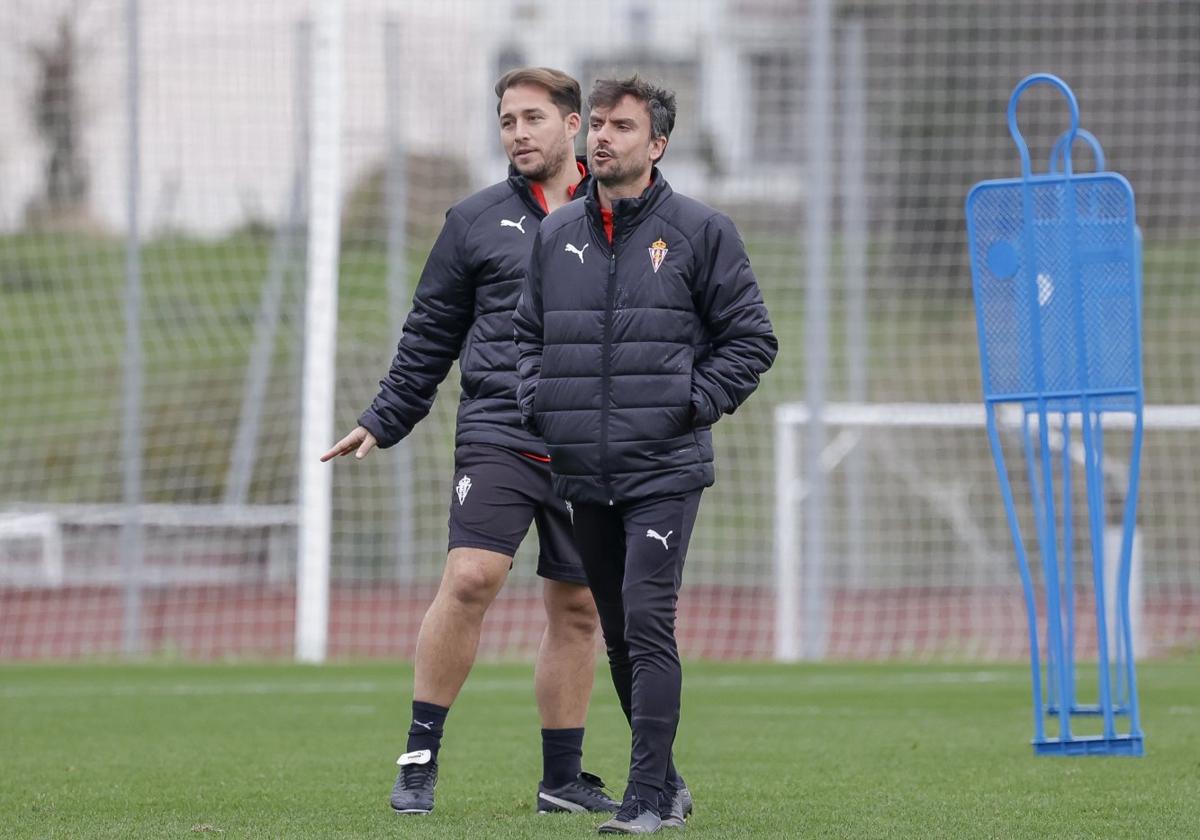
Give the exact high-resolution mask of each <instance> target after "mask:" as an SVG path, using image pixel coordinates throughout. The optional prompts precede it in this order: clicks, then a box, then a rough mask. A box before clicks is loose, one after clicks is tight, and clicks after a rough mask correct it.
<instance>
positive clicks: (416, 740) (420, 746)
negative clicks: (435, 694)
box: [405, 700, 450, 761]
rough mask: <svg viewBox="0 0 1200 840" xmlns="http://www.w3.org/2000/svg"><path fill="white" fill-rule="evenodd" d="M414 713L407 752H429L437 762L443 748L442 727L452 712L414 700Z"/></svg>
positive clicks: (443, 707)
mask: <svg viewBox="0 0 1200 840" xmlns="http://www.w3.org/2000/svg"><path fill="white" fill-rule="evenodd" d="M412 711H413V722H412V726H410V727H409V728H408V749H407V750H405V752H415V751H416V750H429V751H430V752H432V753H433V758H434V761H436V760H437V754H438V750H439V749H441V746H442V727H443V726H444V725H445V723H446V715H447V714H448V713H449V711H450V710H449V709H448V708H446V707H445V706H435V705H434V704H433V703H422V702H421V701H419V700H414V701H413V704H412Z"/></svg>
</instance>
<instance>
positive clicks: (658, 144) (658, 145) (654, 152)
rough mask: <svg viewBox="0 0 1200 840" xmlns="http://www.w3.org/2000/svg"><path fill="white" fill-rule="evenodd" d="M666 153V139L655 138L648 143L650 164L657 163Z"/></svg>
mask: <svg viewBox="0 0 1200 840" xmlns="http://www.w3.org/2000/svg"><path fill="white" fill-rule="evenodd" d="M666 153H667V138H666V137H655V138H653V139H652V140H651V141H650V162H651V163H658V162H659V161H660V160H662V156H663V155H665V154H666Z"/></svg>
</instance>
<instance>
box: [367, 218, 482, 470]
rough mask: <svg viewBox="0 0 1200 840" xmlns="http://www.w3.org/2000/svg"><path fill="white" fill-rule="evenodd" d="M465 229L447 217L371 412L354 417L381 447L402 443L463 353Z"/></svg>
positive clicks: (467, 304) (471, 308)
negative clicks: (461, 352)
mask: <svg viewBox="0 0 1200 840" xmlns="http://www.w3.org/2000/svg"><path fill="white" fill-rule="evenodd" d="M468 228H469V224H468V223H467V220H466V219H464V218H463V217H462V215H461V214H460V213H458V212H457V211H456V210H453V209H451V210H450V212H449V213H447V214H446V223H445V224H444V225H443V226H442V231H441V233H440V234H438V238H437V241H436V242H435V243H434V245H433V249H432V250H431V251H430V252H429V258H428V259H427V260H426V261H425V268H424V269H423V270H422V271H421V279H420V280H419V281H418V282H417V290H416V293H415V294H414V295H413V306H412V311H411V312H409V313H408V318H407V319H406V320H405V322H404V332H403V333H402V335H401V337H400V343H399V344H398V345H397V347H396V356H395V358H394V359H392V366H391V369H390V370H389V371H388V374H387V377H386V378H384V379H383V380H381V381H380V383H379V393H378V394H376V396H375V400H374V401H373V402H372V403H371V407H370V408H368V409H367V410H366V411H364V412H363V413H362V416H361V417H359V418H358V423H359V425H360V426H362V427H363V428H365V429H366V430H367V431H369V432H370V433H371V434H372V435H374V436H375V438H376V440H378V441H379V446H380V447H381V448H386V447H389V446H392V445H394V444H396V443H397V442H399V441H400V440H402V439H403V438H404V437H405V436H406V435H407V434H408V433H409V432H411V431H412V430H413V427H414V426H416V425H417V423H418V422H419V421H420V420H421V419H422V418H423V417H425V415H426V414H428V413H429V409H430V407H431V406H432V405H433V398H434V396H435V395H436V393H437V387H438V385H440V384H441V383H442V380H444V379H445V378H446V374H448V373H449V372H450V366H451V365H452V364H454V360H455V359H456V358H458V354H459V352H460V351H461V350H462V344H463V340H464V338H465V337H466V335H467V331H468V330H469V329H470V328H471V322H472V319H473V318H474V314H475V289H474V284H473V279H472V273H471V271H470V268H469V264H468V259H467V253H466V235H467V230H468Z"/></svg>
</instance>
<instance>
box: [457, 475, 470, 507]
mask: <svg viewBox="0 0 1200 840" xmlns="http://www.w3.org/2000/svg"><path fill="white" fill-rule="evenodd" d="M454 492H455V493H457V494H458V506H459V507H462V506H463V502H465V501H466V500H467V494H468V493H470V492H471V476H469V475H464V476H463V477H462V478H460V479H459V480H458V484H457V485H456V486H455V488H454Z"/></svg>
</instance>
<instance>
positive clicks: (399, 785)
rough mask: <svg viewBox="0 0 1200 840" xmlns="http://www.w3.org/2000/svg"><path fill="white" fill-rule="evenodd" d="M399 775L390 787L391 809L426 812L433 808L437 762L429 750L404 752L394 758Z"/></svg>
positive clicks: (407, 812)
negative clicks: (398, 768)
mask: <svg viewBox="0 0 1200 840" xmlns="http://www.w3.org/2000/svg"><path fill="white" fill-rule="evenodd" d="M396 763H397V764H399V765H400V775H399V776H397V777H396V785H395V787H393V788H392V810H393V811H395V812H396V813H397V814H428V813H429V812H430V811H432V810H433V789H434V787H435V786H436V785H437V762H436V761H434V760H433V753H432V752H430V751H429V750H417V751H415V752H410V753H405V754H404V755H402V756H400V758H398V759H396Z"/></svg>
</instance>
